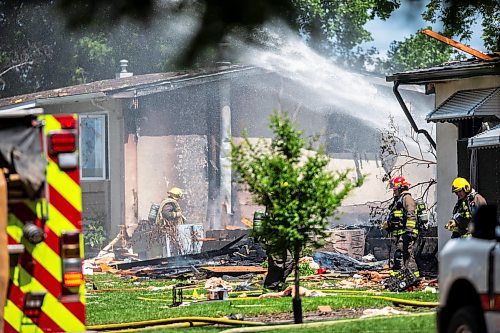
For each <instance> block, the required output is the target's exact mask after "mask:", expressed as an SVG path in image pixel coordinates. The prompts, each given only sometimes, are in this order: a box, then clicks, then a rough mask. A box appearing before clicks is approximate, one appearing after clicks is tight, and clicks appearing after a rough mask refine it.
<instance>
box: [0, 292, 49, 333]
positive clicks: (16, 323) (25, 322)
mask: <svg viewBox="0 0 500 333" xmlns="http://www.w3.org/2000/svg"><path fill="white" fill-rule="evenodd" d="M4 311H5V312H4V314H3V317H4V319H5V321H7V322H8V323H9V324H10V325H11V326H12V327H14V329H16V330H18V332H21V331H22V332H23V333H25V332H27V333H38V332H43V331H42V330H41V329H40V328H39V327H38V326H36V325H35V324H33V321H32V320H31V319H30V318H28V317H24V313H23V312H22V311H21V309H19V308H18V307H17V306H16V305H15V304H14V303H12V302H11V301H10V300H7V304H6V305H5V310H4ZM21 323H22V326H21Z"/></svg>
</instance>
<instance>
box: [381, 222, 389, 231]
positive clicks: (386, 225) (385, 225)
mask: <svg viewBox="0 0 500 333" xmlns="http://www.w3.org/2000/svg"><path fill="white" fill-rule="evenodd" d="M380 229H382V230H387V229H389V222H387V221H384V222H382V223H381V224H380Z"/></svg>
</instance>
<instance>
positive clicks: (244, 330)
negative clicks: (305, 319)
mask: <svg viewBox="0 0 500 333" xmlns="http://www.w3.org/2000/svg"><path fill="white" fill-rule="evenodd" d="M429 315H435V312H422V313H414V314H406V315H394V316H391V317H390V318H401V317H405V318H406V317H420V316H429ZM379 319H382V320H384V319H385V320H386V319H387V317H386V316H381V317H372V318H352V319H339V320H329V321H317V322H312V323H305V324H286V325H267V326H259V327H237V328H232V329H229V330H225V331H222V332H223V333H249V332H265V331H276V330H279V329H293V330H294V331H298V330H300V329H304V328H306V329H307V328H317V327H331V326H335V325H339V324H346V323H352V322H358V321H366V320H379Z"/></svg>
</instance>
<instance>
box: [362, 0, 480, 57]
mask: <svg viewBox="0 0 500 333" xmlns="http://www.w3.org/2000/svg"><path fill="white" fill-rule="evenodd" d="M424 3H425V2H424V1H409V0H403V1H401V7H400V8H398V9H397V10H396V11H394V12H393V13H392V15H391V17H390V18H389V19H388V20H386V21H382V20H381V19H379V18H376V19H375V20H372V21H370V22H368V23H367V24H366V25H365V28H366V29H367V30H368V31H370V32H371V33H372V36H373V39H374V40H373V42H369V43H364V44H362V45H361V46H362V47H364V48H369V47H372V46H375V47H376V48H377V50H378V51H379V52H380V55H381V56H383V55H385V54H386V52H387V50H388V49H389V45H390V44H391V42H392V41H393V40H397V41H403V40H404V39H405V38H407V37H409V36H410V35H411V34H415V33H416V31H417V30H418V29H421V28H423V27H426V26H428V25H429V23H427V22H425V21H424V20H423V19H422V15H421V13H422V12H423V11H424V10H425V4H424ZM432 28H433V30H435V31H439V30H440V26H439V25H438V24H435V25H433V26H432ZM429 38H430V37H429ZM467 44H468V45H469V46H471V47H473V48H475V49H477V50H479V51H485V48H484V46H483V44H482V41H481V26H480V23H479V22H477V23H476V25H475V27H474V34H473V36H472V39H471V40H470V41H468V42H467Z"/></svg>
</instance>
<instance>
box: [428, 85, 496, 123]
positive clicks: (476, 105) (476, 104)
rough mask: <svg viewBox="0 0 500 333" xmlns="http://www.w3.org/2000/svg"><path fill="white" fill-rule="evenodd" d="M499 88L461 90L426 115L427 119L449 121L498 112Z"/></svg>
mask: <svg viewBox="0 0 500 333" xmlns="http://www.w3.org/2000/svg"><path fill="white" fill-rule="evenodd" d="M499 96H500V88H490V89H477V90H461V91H458V92H456V93H455V94H453V95H452V96H451V97H449V98H448V99H447V100H446V101H444V102H443V103H442V104H441V105H440V106H438V107H437V108H436V109H435V110H434V111H432V112H431V113H429V114H428V115H427V117H426V119H427V121H444V120H446V121H450V120H456V119H462V118H468V117H474V116H476V113H479V114H480V115H483V116H491V115H495V114H497V113H498V104H499V102H498V100H499ZM495 106H496V110H495Z"/></svg>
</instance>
